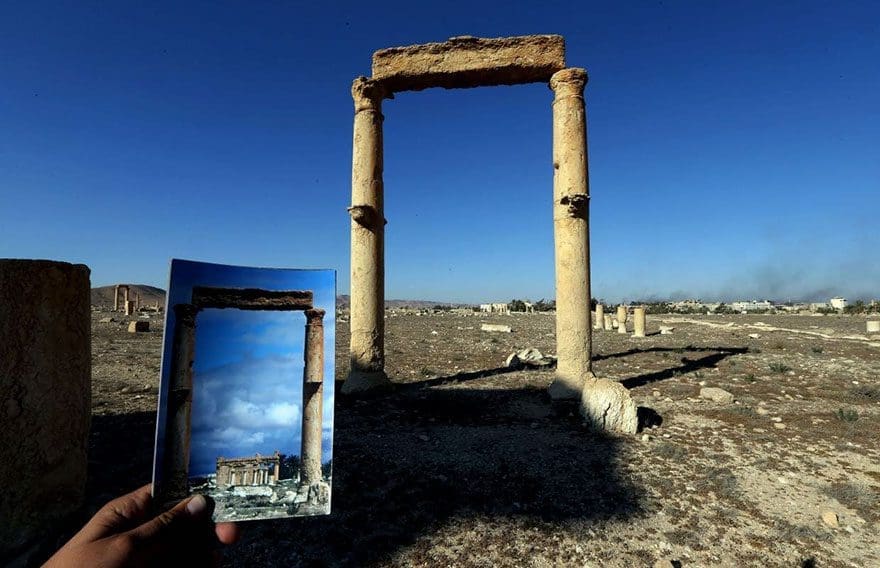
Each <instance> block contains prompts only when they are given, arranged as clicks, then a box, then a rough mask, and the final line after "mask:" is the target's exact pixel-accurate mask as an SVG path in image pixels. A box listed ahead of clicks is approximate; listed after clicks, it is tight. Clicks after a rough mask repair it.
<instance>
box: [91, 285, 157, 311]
mask: <svg viewBox="0 0 880 568" xmlns="http://www.w3.org/2000/svg"><path fill="white" fill-rule="evenodd" d="M115 289H116V285H115V284H114V285H110V286H101V287H99V288H92V305H93V306H101V307H104V308H112V307H113V294H114V291H115ZM138 294H140V295H141V306H153V305H155V304H156V302H159V305H160V306H162V307H163V308H164V307H165V290H163V289H162V288H156V287H155V286H147V285H146V284H129V285H128V299H129V300H134V298H135V296H136V295H138ZM121 296H122V292H120V298H119V301H120V302H121V301H122V297H121Z"/></svg>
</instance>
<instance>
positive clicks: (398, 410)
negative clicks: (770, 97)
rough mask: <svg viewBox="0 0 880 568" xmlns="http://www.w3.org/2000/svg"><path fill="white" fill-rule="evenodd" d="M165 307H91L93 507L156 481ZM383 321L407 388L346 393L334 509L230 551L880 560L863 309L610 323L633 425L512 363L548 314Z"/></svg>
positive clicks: (732, 562) (342, 358) (874, 361)
mask: <svg viewBox="0 0 880 568" xmlns="http://www.w3.org/2000/svg"><path fill="white" fill-rule="evenodd" d="M111 315H112V316H113V317H114V318H115V319H116V320H117V321H113V322H109V323H108V322H106V321H105V322H102V321H101V319H106V318H107V317H110V316H111ZM346 320H347V318H346V314H345V313H344V312H343V313H342V314H341V317H340V318H339V320H338V323H337V346H336V363H337V369H336V378H337V380H339V381H341V380H342V379H344V377H345V376H346V372H347V366H348V363H347V344H348V324H347V323H346ZM481 323H502V324H507V325H510V326H511V327H512V329H513V332H512V333H487V332H483V331H480V324H481ZM161 324H162V322H161V315H153V316H152V319H151V320H150V326H151V330H150V331H149V332H148V333H137V334H136V333H128V332H127V331H126V325H127V324H126V318H125V317H124V316H121V315H119V314H111V313H110V312H107V311H102V310H96V311H95V312H94V313H93V326H94V327H93V345H92V349H93V357H94V366H93V409H94V411H93V412H94V413H93V425H92V438H91V458H90V474H89V486H88V505H89V510H90V511H94V510H96V509H97V508H98V507H100V505H101V504H103V503H104V502H106V501H107V500H109V499H111V498H112V497H114V496H116V495H118V494H119V493H121V492H123V491H128V490H131V489H133V488H136V487H139V486H140V485H142V484H144V483H147V482H149V480H150V471H151V462H152V452H153V435H154V423H155V410H156V402H157V386H158V376H159V363H160V352H161V339H162V326H161ZM661 324H662V325H667V326H674V328H675V329H674V332H673V334H671V335H660V334H658V333H656V332H657V330H658V326H659V325H661ZM386 326H387V340H386V357H387V371H388V373H389V375H390V376H391V377H392V379H393V381H394V386H393V387H390V388H388V389H386V390H383V391H380V392H371V393H369V394H365V395H359V396H350V397H344V396H341V395H339V396H337V400H336V422H335V441H334V445H335V447H334V459H333V463H334V471H333V503H332V506H333V513H332V514H331V515H329V516H327V517H314V518H295V519H285V520H272V521H265V522H257V523H248V524H246V525H244V529H245V530H244V535H243V538H242V541H241V542H240V543H239V544H237V545H235V546H233V547H231V548H229V549H227V550H226V551H225V553H224V562H225V564H226V565H229V566H245V565H247V566H253V565H278V566H533V567H544V566H651V565H653V564H654V563H655V562H658V561H661V562H667V564H664V565H667V566H668V565H680V566H823V567H824V566H828V567H832V566H840V567H844V566H864V567H870V566H880V442H878V440H880V339H876V340H873V341H867V340H865V336H864V333H865V318H864V317H856V316H819V317H811V316H793V315H779V316H774V315H761V316H758V315H751V316H745V315H742V316H673V315H669V316H665V315H653V316H651V315H649V316H648V332H649V336H648V337H646V338H641V339H636V338H632V337H630V336H624V335H619V334H618V333H616V332H604V331H602V332H600V331H596V332H594V370H595V372H596V374H597V375H598V376H600V377H607V378H612V379H615V380H619V381H621V382H622V383H623V384H624V385H625V386H626V387H628V388H629V389H630V392H631V393H632V395H633V397H634V399H635V401H636V403H637V404H638V405H639V406H640V407H644V408H645V409H651V410H644V411H643V412H642V414H643V416H644V417H645V418H646V423H645V427H644V429H643V430H642V431H641V432H639V433H638V434H637V435H634V436H626V435H610V434H603V433H597V432H591V431H589V430H587V429H586V428H585V427H584V426H583V425H582V423H581V420H580V419H579V416H578V413H577V408H576V406H574V405H567V404H559V403H555V404H554V403H551V401H550V398H549V396H548V395H547V390H546V389H547V386H548V385H549V384H550V382H551V380H552V377H553V371H552V369H529V370H511V369H508V368H506V367H505V365H504V363H505V360H506V358H507V357H508V355H510V354H511V353H513V352H514V351H517V350H520V349H523V348H528V347H531V348H537V349H539V350H540V351H541V352H543V353H551V354H552V353H554V345H555V342H554V317H553V315H552V314H533V315H525V314H523V315H510V316H504V315H499V316H479V315H457V314H451V313H436V314H430V315H415V314H409V315H403V314H401V313H398V312H389V313H388V315H387V320H386ZM703 386H706V387H719V388H722V389H725V390H726V391H729V392H730V393H732V395H733V396H734V398H735V400H734V401H733V402H714V401H712V400H706V399H702V398H700V395H699V393H700V389H701V387H703ZM652 411H653V412H652ZM832 512H833V514H834V515H836V522H834V521H835V519H831V518H829V519H828V520H827V521H825V520H823V514H825V515H826V517H831V516H833V515H831V513H832ZM829 523H830V524H829ZM832 525H836V526H832Z"/></svg>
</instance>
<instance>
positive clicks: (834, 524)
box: [822, 510, 840, 529]
mask: <svg viewBox="0 0 880 568" xmlns="http://www.w3.org/2000/svg"><path fill="white" fill-rule="evenodd" d="M822 522H823V523H825V524H826V525H828V526H829V527H831V528H833V529H837V528H840V521H839V520H838V518H837V513H835V512H834V511H831V510H828V511H824V512H823V513H822Z"/></svg>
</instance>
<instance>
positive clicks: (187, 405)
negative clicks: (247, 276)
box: [154, 286, 324, 505]
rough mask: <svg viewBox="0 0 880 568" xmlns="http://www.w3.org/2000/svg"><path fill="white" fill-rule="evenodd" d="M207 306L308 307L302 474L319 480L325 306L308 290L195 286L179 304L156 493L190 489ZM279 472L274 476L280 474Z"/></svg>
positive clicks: (176, 495) (165, 495)
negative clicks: (202, 318)
mask: <svg viewBox="0 0 880 568" xmlns="http://www.w3.org/2000/svg"><path fill="white" fill-rule="evenodd" d="M207 308H217V309H226V308H234V309H239V310H276V311H293V310H299V311H303V312H305V316H306V329H305V344H304V350H303V357H304V359H305V367H304V371H303V403H302V409H303V415H302V447H301V454H300V457H301V459H302V472H301V480H302V482H303V483H307V484H315V483H319V482H321V479H322V477H321V423H322V415H323V395H324V325H323V319H324V310H320V309H315V308H314V307H313V293H312V292H311V291H310V290H289V291H275V290H260V289H255V288H215V287H208V286H195V287H193V290H192V299H191V301H190V303H188V304H186V303H182V304H175V305H174V306H173V307H172V309H173V310H174V314H175V323H174V332H173V333H174V335H173V340H172V354H171V358H172V361H171V376H170V381H169V386H168V393H167V396H166V400H167V411H166V418H165V425H164V431H165V439H164V447H165V459H164V462H163V470H162V472H161V475H158V476H157V480H156V484H157V485H156V487H155V488H154V493H155V494H156V495H157V498H158V501H159V502H160V503H163V504H165V505H168V504H170V503H173V502H176V501H179V500H181V499H184V498H186V497H187V496H188V495H189V456H190V434H191V413H192V388H193V386H192V385H193V361H194V360H195V334H196V317H197V315H198V313H199V311H201V310H203V309H207ZM277 479H278V478H277V473H276V480H277Z"/></svg>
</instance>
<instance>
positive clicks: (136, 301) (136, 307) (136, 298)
mask: <svg viewBox="0 0 880 568" xmlns="http://www.w3.org/2000/svg"><path fill="white" fill-rule="evenodd" d="M134 311H136V312H139V311H141V293H140V292H138V293H136V294H135V295H134Z"/></svg>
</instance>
